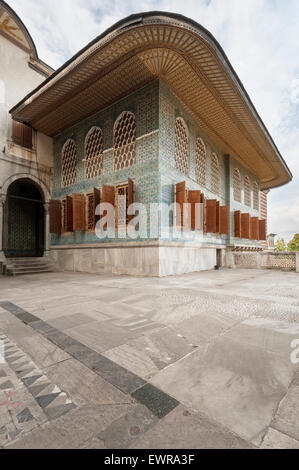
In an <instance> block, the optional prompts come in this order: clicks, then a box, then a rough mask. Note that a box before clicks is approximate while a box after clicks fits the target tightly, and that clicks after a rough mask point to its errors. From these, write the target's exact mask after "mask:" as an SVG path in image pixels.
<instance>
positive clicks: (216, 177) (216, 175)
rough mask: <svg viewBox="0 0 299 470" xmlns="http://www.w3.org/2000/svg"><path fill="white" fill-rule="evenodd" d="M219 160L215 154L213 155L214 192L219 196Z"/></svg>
mask: <svg viewBox="0 0 299 470" xmlns="http://www.w3.org/2000/svg"><path fill="white" fill-rule="evenodd" d="M219 179H220V177H219V160H218V157H217V155H216V154H215V153H213V155H212V191H213V193H215V194H219V186H220V181H219Z"/></svg>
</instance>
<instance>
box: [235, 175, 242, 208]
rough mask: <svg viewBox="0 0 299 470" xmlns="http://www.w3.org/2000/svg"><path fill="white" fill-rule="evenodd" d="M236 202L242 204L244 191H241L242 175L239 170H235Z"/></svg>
mask: <svg viewBox="0 0 299 470" xmlns="http://www.w3.org/2000/svg"><path fill="white" fill-rule="evenodd" d="M233 179H234V182H233V184H234V200H235V201H237V202H241V200H242V190H241V174H240V171H239V170H238V168H235V169H234V177H233Z"/></svg>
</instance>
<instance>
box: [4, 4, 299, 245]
mask: <svg viewBox="0 0 299 470" xmlns="http://www.w3.org/2000/svg"><path fill="white" fill-rule="evenodd" d="M7 2H8V3H9V5H10V6H11V7H12V8H14V9H15V11H16V12H17V13H18V14H19V15H20V16H21V18H22V19H23V21H24V23H25V24H26V26H27V27H28V29H29V31H30V33H31V35H32V36H33V39H34V41H35V43H36V46H37V49H38V53H39V56H40V58H41V59H42V60H44V61H45V62H47V63H49V64H50V65H51V66H52V67H54V68H56V67H58V66H60V65H61V64H63V63H64V62H65V61H66V60H67V59H69V58H70V57H71V56H72V55H73V54H75V53H76V52H77V51H78V50H79V49H81V48H82V47H83V46H85V45H86V44H87V43H88V42H89V41H91V40H92V39H93V38H94V37H96V36H97V35H99V34H100V33H101V32H103V31H104V30H105V29H106V28H108V27H109V26H111V25H113V24H114V23H115V22H116V21H118V20H120V19H122V18H124V17H125V16H128V15H130V14H132V13H136V12H141V11H149V10H162V11H171V12H176V13H181V14H183V15H185V16H188V17H190V18H192V19H194V20H196V21H197V22H199V23H200V24H202V25H203V26H204V27H206V28H207V29H208V30H210V31H211V33H212V34H213V35H214V36H215V37H216V39H217V40H218V41H219V42H220V44H221V45H222V47H223V48H224V50H225V52H226V53H227V55H228V57H229V59H230V61H231V63H232V65H233V67H234V68H235V70H236V72H237V74H238V75H239V77H240V79H241V81H242V82H243V84H244V86H245V88H246V89H247V91H248V93H249V95H250V97H251V99H252V101H253V103H254V104H255V106H256V108H257V110H258V112H259V114H260V115H261V117H262V119H263V120H264V122H265V124H266V126H267V127H268V129H269V131H270V133H271V135H272V136H273V138H274V140H275V142H276V143H277V145H278V148H279V149H280V151H281V153H282V155H283V156H284V158H285V160H286V161H287V163H288V165H289V167H290V169H291V171H292V173H293V175H294V181H293V182H292V183H291V184H289V185H287V186H284V187H283V188H280V189H276V190H273V191H272V192H271V193H270V196H269V205H270V208H269V230H270V231H272V232H274V233H277V234H279V235H281V236H284V237H285V238H287V239H288V238H290V237H291V236H292V235H293V234H294V233H296V232H297V233H299V1H298V0H183V1H182V0H180V1H178V0H139V1H138V2H136V1H134V2H133V1H132V0H122V1H120V0H50V1H49V0H7ZM136 6H137V8H136Z"/></svg>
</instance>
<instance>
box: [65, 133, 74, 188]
mask: <svg viewBox="0 0 299 470" xmlns="http://www.w3.org/2000/svg"><path fill="white" fill-rule="evenodd" d="M76 166H77V146H76V144H75V142H74V141H73V140H72V139H69V140H68V141H67V142H66V143H65V145H64V147H63V149H62V187H66V186H71V185H72V184H75V183H76V179H77V171H76Z"/></svg>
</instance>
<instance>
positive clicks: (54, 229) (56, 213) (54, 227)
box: [50, 201, 62, 235]
mask: <svg viewBox="0 0 299 470" xmlns="http://www.w3.org/2000/svg"><path fill="white" fill-rule="evenodd" d="M61 231H62V206H61V201H50V233H56V234H57V235H60V234H61Z"/></svg>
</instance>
